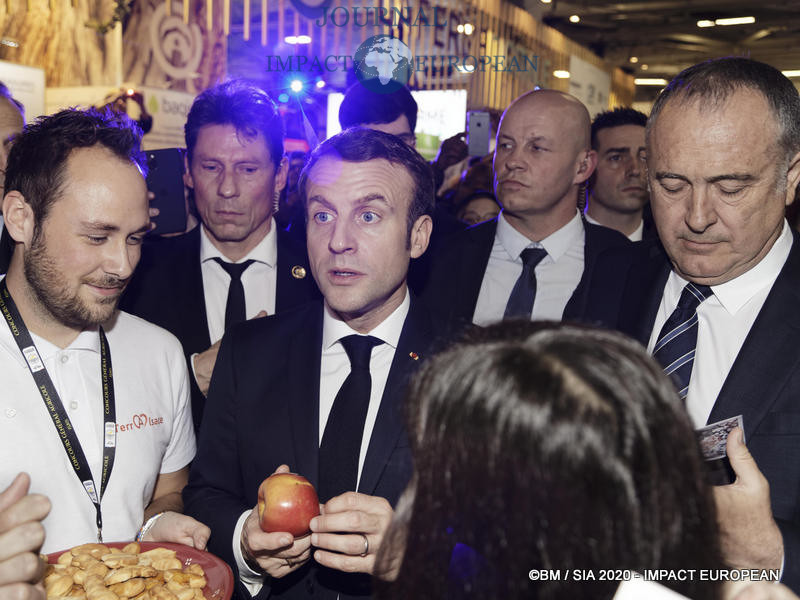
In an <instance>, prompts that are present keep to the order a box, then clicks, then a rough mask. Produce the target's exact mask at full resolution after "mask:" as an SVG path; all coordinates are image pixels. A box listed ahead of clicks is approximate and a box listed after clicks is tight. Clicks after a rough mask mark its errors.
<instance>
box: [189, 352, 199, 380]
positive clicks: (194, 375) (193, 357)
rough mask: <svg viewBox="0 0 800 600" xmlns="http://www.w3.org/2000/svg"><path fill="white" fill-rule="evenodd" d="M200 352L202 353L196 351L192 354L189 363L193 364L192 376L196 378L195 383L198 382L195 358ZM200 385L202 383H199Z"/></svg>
mask: <svg viewBox="0 0 800 600" xmlns="http://www.w3.org/2000/svg"><path fill="white" fill-rule="evenodd" d="M199 354H200V353H199V352H195V353H194V354H192V355H191V356H190V357H189V364H190V365H191V366H192V378H193V379H194V382H195V383H197V373H196V372H195V370H194V359H195V358H196V357H197V356H198V355H199ZM198 385H200V384H199V383H198Z"/></svg>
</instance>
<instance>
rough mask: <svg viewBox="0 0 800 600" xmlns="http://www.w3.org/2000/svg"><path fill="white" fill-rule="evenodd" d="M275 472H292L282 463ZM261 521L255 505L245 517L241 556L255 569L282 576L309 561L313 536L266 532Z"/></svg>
mask: <svg viewBox="0 0 800 600" xmlns="http://www.w3.org/2000/svg"><path fill="white" fill-rule="evenodd" d="M275 473H289V467H288V466H286V465H281V466H280V467H278V468H277V469H276V470H275ZM259 521H260V519H259V514H258V506H255V507H254V508H253V510H251V511H250V514H249V515H248V517H247V519H246V520H245V523H244V527H243V528H242V535H241V540H240V546H241V551H242V556H243V558H244V559H245V561H246V562H247V563H248V564H249V565H250V566H251V568H252V569H253V570H255V571H262V572H264V573H266V574H267V575H269V576H270V577H275V578H279V577H283V576H284V575H288V574H289V573H291V572H292V571H295V570H297V569H299V568H300V567H301V566H302V565H304V564H305V563H306V562H308V560H309V559H310V558H311V536H309V535H306V536H304V537H301V538H298V539H295V538H294V536H293V535H292V534H291V533H289V532H286V531H278V532H275V533H266V532H264V531H263V530H262V529H261V526H260V524H259Z"/></svg>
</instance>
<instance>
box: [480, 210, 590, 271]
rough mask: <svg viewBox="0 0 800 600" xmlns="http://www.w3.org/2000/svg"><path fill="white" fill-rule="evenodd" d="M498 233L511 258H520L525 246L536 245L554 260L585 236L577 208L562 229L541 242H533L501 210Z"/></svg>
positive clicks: (535, 246) (498, 237)
mask: <svg viewBox="0 0 800 600" xmlns="http://www.w3.org/2000/svg"><path fill="white" fill-rule="evenodd" d="M496 235H497V239H498V240H499V241H500V244H501V245H502V246H503V248H505V250H506V252H508V255H509V257H510V258H511V260H519V255H520V253H521V252H522V251H523V250H524V249H525V248H529V247H534V248H544V249H545V250H546V251H547V255H548V256H549V257H550V258H551V259H552V260H553V261H558V259H559V258H561V257H562V256H563V255H564V254H566V252H567V250H569V249H570V247H571V246H573V245H574V244H575V242H576V241H578V240H579V239H582V238H583V221H582V220H581V214H580V212H578V210H577V209H576V210H575V216H574V217H572V219H570V221H569V222H568V223H567V224H566V225H564V226H563V227H562V228H561V229H559V230H558V231H554V232H553V233H551V234H550V235H548V236H547V237H546V238H544V239H543V240H542V241H541V242H532V241H531V240H529V239H528V238H526V237H525V236H524V235H522V234H521V233H520V232H519V231H517V230H516V229H514V227H513V226H512V225H511V224H510V223H509V222H508V221H506V217H505V215H504V214H503V213H502V212H501V213H500V216H499V217H498V219H497V234H496Z"/></svg>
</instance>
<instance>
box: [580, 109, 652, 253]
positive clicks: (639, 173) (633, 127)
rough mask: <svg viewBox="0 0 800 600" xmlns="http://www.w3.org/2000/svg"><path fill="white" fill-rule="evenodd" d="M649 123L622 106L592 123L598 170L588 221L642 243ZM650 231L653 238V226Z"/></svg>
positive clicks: (591, 184)
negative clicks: (646, 128)
mask: <svg viewBox="0 0 800 600" xmlns="http://www.w3.org/2000/svg"><path fill="white" fill-rule="evenodd" d="M646 123H647V115H645V114H644V113H641V112H639V111H638V110H634V109H632V108H622V107H618V108H615V109H614V110H609V111H606V112H602V113H600V114H598V115H597V116H596V117H595V118H594V121H592V149H593V150H594V151H595V152H597V168H596V169H595V170H594V173H592V176H591V177H590V178H589V186H588V193H589V203H588V207H587V209H586V220H587V221H589V222H590V223H594V224H595V225H605V226H606V227H610V228H611V229H616V230H617V231H619V232H620V233H622V234H624V235H626V236H627V237H628V239H629V240H631V241H632V242H639V241H641V240H642V237H643V235H644V230H645V227H646V225H645V221H644V219H643V212H644V207H645V205H646V204H647V201H648V200H649V199H650V194H649V193H648V191H647V181H646V177H645V174H646V169H645V147H644V126H645V124H646ZM650 225H652V224H650ZM647 229H648V235H650V232H652V227H648V228H647ZM653 234H654V232H653Z"/></svg>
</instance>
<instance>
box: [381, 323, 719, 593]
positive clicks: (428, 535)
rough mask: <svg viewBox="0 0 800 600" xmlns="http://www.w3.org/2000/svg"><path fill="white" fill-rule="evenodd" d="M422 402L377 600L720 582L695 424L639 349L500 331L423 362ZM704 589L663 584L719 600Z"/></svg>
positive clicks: (519, 329) (529, 328)
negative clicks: (684, 572) (634, 575)
mask: <svg viewBox="0 0 800 600" xmlns="http://www.w3.org/2000/svg"><path fill="white" fill-rule="evenodd" d="M410 398H411V399H410V411H411V412H410V414H411V415H413V417H412V419H411V421H412V427H411V429H410V431H411V432H412V433H411V435H412V440H411V444H412V448H413V453H414V461H415V475H414V477H413V479H412V482H411V484H410V485H409V488H408V489H407V490H406V493H405V494H404V497H403V499H402V500H401V502H400V504H399V505H398V509H397V513H396V517H395V522H394V523H393V526H392V529H391V530H390V533H389V535H387V538H386V539H387V542H386V543H385V544H384V546H383V547H382V549H381V555H380V557H379V561H380V562H379V564H380V565H381V567H382V569H383V572H384V573H387V574H390V576H391V575H395V574H396V575H397V577H396V580H395V581H394V583H392V584H387V585H386V586H385V587H384V588H383V589H382V590H381V596H380V597H382V598H387V599H388V598H398V599H403V600H405V599H409V598H436V599H438V598H498V599H504V600H505V599H514V598H548V599H554V598H558V599H561V598H564V599H570V600H576V599H581V598H587V599H588V598H591V599H593V600H594V599H601V598H611V597H612V596H613V595H614V592H615V590H616V588H617V585H618V584H619V579H620V578H621V577H624V576H625V573H623V572H620V571H619V570H624V569H627V570H631V571H639V572H643V571H644V570H645V569H676V570H677V569H695V570H697V571H696V572H699V570H700V569H717V568H722V566H723V565H722V561H721V558H720V550H719V545H718V542H717V525H716V517H715V511H714V504H713V500H712V497H711V494H710V491H709V489H708V487H707V485H706V482H705V479H704V470H703V466H702V460H701V457H700V453H699V450H698V446H697V442H696V440H695V437H694V433H693V430H692V427H691V424H690V422H689V419H688V417H687V415H686V412H685V409H684V408H683V406H681V404H680V401H679V400H678V397H677V396H676V395H675V392H674V390H673V387H672V385H671V383H670V382H669V380H668V379H667V378H666V377H665V376H664V374H663V372H662V370H661V368H660V367H659V366H658V365H656V364H655V363H654V362H653V361H652V360H651V359H650V357H648V356H647V355H646V354H645V352H644V351H643V350H642V349H641V348H640V347H639V346H638V345H637V344H635V343H634V342H633V341H630V340H628V339H627V338H624V337H623V336H621V335H619V334H615V333H611V332H606V331H600V330H595V329H588V328H582V327H577V326H570V325H554V324H544V325H542V324H541V323H539V324H537V323H521V322H520V323H513V324H511V323H502V324H499V325H498V326H495V327H490V328H488V329H486V330H484V331H483V332H482V333H480V334H479V335H478V337H473V339H472V340H471V341H469V342H466V343H463V344H461V345H459V346H456V347H454V348H453V349H451V350H449V351H447V352H445V353H443V354H441V355H439V356H437V357H435V358H433V359H432V360H430V361H429V362H428V363H426V365H425V366H424V368H423V369H422V371H421V372H420V373H419V374H418V376H417V377H416V379H415V381H414V384H413V385H412V389H411V392H410ZM403 554H404V556H403ZM401 557H402V558H401ZM531 570H549V571H552V572H553V573H552V574H551V577H550V578H549V580H544V581H542V580H540V581H536V582H534V581H531V580H530V579H529V577H528V572H529V571H531ZM576 570H578V571H580V574H582V575H584V577H588V575H587V573H589V572H591V574H592V575H593V576H594V578H595V579H593V580H592V579H590V580H588V581H582V582H577V581H576V575H577V574H578V571H576ZM398 571H399V572H398ZM555 573H558V575H559V577H560V579H555V577H553V576H552V575H555ZM603 578H605V579H606V580H601V579H603ZM698 579H699V578H694V579H691V580H687V581H676V580H674V579H672V580H669V581H666V582H662V583H666V585H668V586H669V587H672V588H673V589H675V590H676V591H679V592H681V593H683V594H685V595H687V596H689V597H691V598H695V599H700V598H709V599H711V598H718V597H719V592H720V589H719V584H717V583H712V582H701V581H699V580H698Z"/></svg>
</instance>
